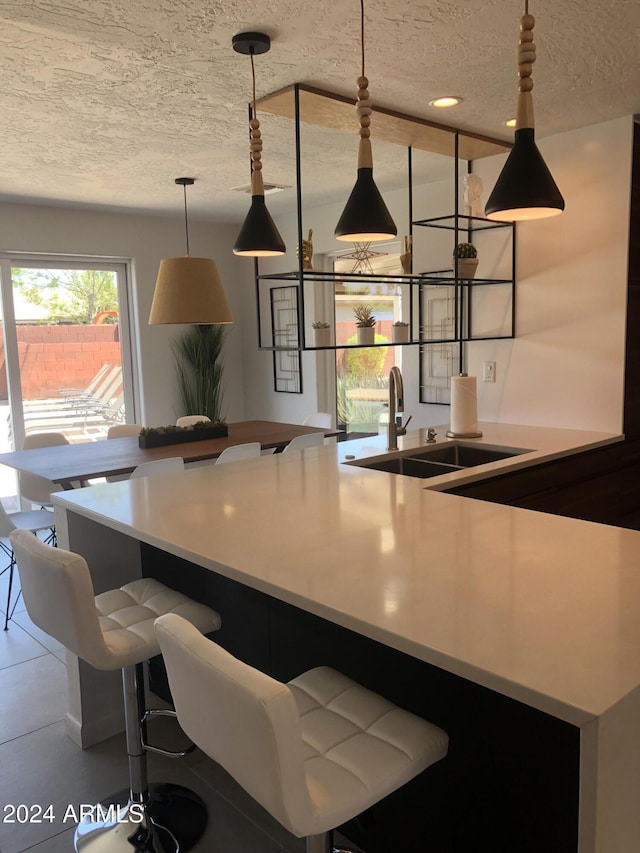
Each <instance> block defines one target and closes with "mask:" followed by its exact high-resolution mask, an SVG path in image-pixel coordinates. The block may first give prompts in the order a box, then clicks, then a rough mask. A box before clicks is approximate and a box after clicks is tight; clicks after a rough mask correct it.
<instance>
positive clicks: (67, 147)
mask: <svg viewBox="0 0 640 853" xmlns="http://www.w3.org/2000/svg"><path fill="white" fill-rule="evenodd" d="M359 8H360V5H359V3H358V2H357V0H334V2H325V3H319V2H318V0H314V2H310V0H296V1H295V2H293V0H269V2H265V0H254V2H253V3H250V4H248V3H246V2H240V0H222V2H216V0H211V2H207V3H205V2H202V0H16V2H8V0H0V69H1V78H0V79H1V81H2V88H1V91H0V116H1V120H0V199H4V200H15V199H20V200H27V201H42V202H45V203H46V202H51V201H54V200H55V201H56V202H62V203H66V204H73V205H100V206H105V205H106V206H110V207H116V208H123V209H124V208H129V209H137V210H147V211H158V212H175V211H176V210H179V209H180V206H181V201H182V197H181V190H180V189H179V188H177V187H175V185H174V184H173V179H174V178H175V177H177V176H179V175H193V176H195V177H196V178H197V183H196V185H195V187H193V188H192V190H191V191H190V195H189V205H190V210H191V212H192V213H193V214H196V215H198V216H203V217H210V218H221V217H225V218H235V219H238V220H239V219H241V218H242V216H243V213H244V211H245V210H246V205H247V197H246V196H244V195H240V194H238V193H236V192H232V191H231V188H232V187H235V186H238V185H242V184H246V183H247V182H248V178H249V175H248V155H247V151H248V147H247V127H246V122H247V101H248V99H249V95H250V86H251V74H250V63H249V59H248V58H247V57H243V56H239V55H238V54H236V53H234V52H233V50H232V48H231V38H232V36H233V34H234V33H237V32H241V31H246V30H260V31H263V32H267V33H268V34H269V35H271V37H272V39H273V43H272V48H271V52H270V53H268V54H266V55H264V56H261V57H258V58H257V59H256V72H257V88H258V96H260V95H264V94H267V93H269V92H273V91H276V90H277V89H280V88H283V87H285V86H287V85H289V84H291V83H295V82H304V83H307V84H309V85H313V86H318V87H320V88H324V89H328V90H331V91H334V92H338V93H341V94H343V95H348V96H354V95H355V79H356V77H357V76H358V74H359V46H358V35H359ZM365 10H366V43H367V68H366V70H367V75H368V77H369V79H370V91H371V96H372V99H373V101H374V103H375V102H377V103H379V104H380V105H383V106H386V107H388V108H391V109H396V110H400V111H404V112H408V113H413V114H416V115H420V116H423V117H426V118H431V119H433V120H435V121H441V122H445V123H447V124H452V125H456V126H458V127H460V128H464V129H468V130H473V131H476V132H480V133H484V134H487V135H490V136H496V137H500V138H503V139H508V138H509V135H510V132H509V131H507V130H506V128H505V127H504V126H503V124H502V122H503V121H504V120H505V119H506V118H509V117H510V116H511V115H512V114H513V112H514V107H515V98H516V75H515V48H516V44H517V37H518V21H519V17H520V15H521V14H522V11H523V4H522V3H519V2H515V1H514V0H473V2H470V0H431V2H423V0H391V2H390V0H367V1H366V4H365ZM530 11H531V12H532V13H533V14H534V15H535V16H536V28H535V35H536V44H537V48H538V61H537V63H536V65H535V66H534V73H533V79H534V83H535V88H534V101H535V109H536V126H537V133H538V136H545V135H549V134H552V133H557V132H561V131H565V130H568V129H571V128H575V127H579V126H584V125H588V124H593V123H595V122H600V121H604V120H607V119H611V118H615V117H618V116H622V115H630V114H633V113H638V112H640V61H639V59H638V56H639V51H638V45H639V44H640V2H638V0H609V2H608V3H603V2H602V0H581V2H577V0H531V2H530ZM446 93H453V94H457V95H460V96H462V97H463V98H464V103H463V104H462V105H460V106H459V107H457V108H455V109H452V110H448V111H436V110H433V109H432V108H430V107H429V106H428V101H429V100H430V99H431V98H432V97H435V96H437V95H440V94H446ZM261 120H262V127H263V135H264V143H265V147H264V153H263V162H264V174H265V179H266V180H268V181H270V182H273V183H284V184H292V183H293V178H294V174H293V169H292V143H293V137H292V132H291V127H290V122H288V121H287V120H286V119H281V118H276V117H273V116H268V115H263V116H261ZM355 124H356V119H355V110H354V127H355ZM372 131H373V137H374V140H375V122H374V123H373V125H372ZM304 136H305V138H306V139H307V149H306V152H307V153H306V156H305V161H304V162H305V175H304V177H305V188H306V192H307V193H308V196H307V197H308V199H309V200H311V198H312V197H313V196H316V198H317V199H318V200H320V201H322V200H330V199H331V198H332V197H333V196H334V195H335V193H340V192H344V189H343V185H344V186H345V187H347V186H348V185H349V183H350V182H351V181H352V179H353V171H352V169H353V168H354V165H352V163H351V161H350V160H349V157H350V152H351V151H353V164H355V150H356V137H353V138H352V137H351V136H349V135H347V134H335V135H334V134H333V133H332V132H331V131H326V130H325V131H317V132H316V131H314V132H309V131H307V132H306V134H304ZM388 148H392V146H386V145H385V144H378V145H376V144H375V141H374V162H375V165H376V176H377V177H379V179H380V183H381V185H382V186H383V187H384V185H385V183H386V184H387V185H389V186H391V185H392V184H393V179H394V177H393V173H394V170H395V165H394V164H395V163H396V161H397V160H398V157H397V154H395V153H394V152H393V151H392V150H388ZM402 162H404V160H402ZM441 162H442V158H436V161H435V163H434V171H433V174H434V176H437V175H438V174H439V169H440V166H441ZM426 174H428V169H427V170H426V171H425V175H426ZM292 196H293V193H292V192H291V191H289V192H285V193H281V194H279V195H277V196H273V197H271V200H270V202H269V205H270V207H271V208H272V209H273V210H274V211H276V212H277V211H279V210H283V209H285V208H286V207H288V206H289V205H290V204H291V202H292Z"/></svg>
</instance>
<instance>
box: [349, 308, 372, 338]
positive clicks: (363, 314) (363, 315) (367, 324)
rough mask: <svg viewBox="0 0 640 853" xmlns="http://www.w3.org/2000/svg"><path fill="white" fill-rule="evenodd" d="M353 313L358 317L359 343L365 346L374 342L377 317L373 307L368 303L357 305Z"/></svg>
mask: <svg viewBox="0 0 640 853" xmlns="http://www.w3.org/2000/svg"><path fill="white" fill-rule="evenodd" d="M353 315H354V317H355V318H356V327H357V333H358V343H359V344H360V345H362V344H364V345H365V346H366V345H369V344H373V343H374V342H375V325H376V318H375V317H374V316H373V311H372V310H371V308H370V307H369V306H368V305H356V307H355V308H354V309H353Z"/></svg>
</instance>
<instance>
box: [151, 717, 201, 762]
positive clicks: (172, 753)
mask: <svg viewBox="0 0 640 853" xmlns="http://www.w3.org/2000/svg"><path fill="white" fill-rule="evenodd" d="M152 717H172V718H173V719H174V720H175V719H177V714H176V712H175V711H172V710H171V709H169V708H151V709H149V710H147V711H145V712H144V716H143V718H142V725H141V727H140V741H141V743H142V746H143V747H144V749H145V750H146V751H147V752H155V753H157V754H158V755H164V756H165V757H166V758H184V756H185V755H190V754H191V753H192V752H194V751H195V748H196V745H195V743H192V744H189V746H188V747H187V748H186V749H182V750H176V749H166V748H165V747H162V746H155V745H154V744H151V743H147V741H146V736H145V726H144V723H146V722H147V720H148V719H151V718H152Z"/></svg>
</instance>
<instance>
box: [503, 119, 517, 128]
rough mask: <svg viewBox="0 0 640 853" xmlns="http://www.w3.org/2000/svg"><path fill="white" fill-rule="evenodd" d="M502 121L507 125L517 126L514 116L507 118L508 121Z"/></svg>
mask: <svg viewBox="0 0 640 853" xmlns="http://www.w3.org/2000/svg"><path fill="white" fill-rule="evenodd" d="M502 123H503V124H504V126H505V127H515V126H516V120H515V119H514V118H510V119H507V121H503V122H502Z"/></svg>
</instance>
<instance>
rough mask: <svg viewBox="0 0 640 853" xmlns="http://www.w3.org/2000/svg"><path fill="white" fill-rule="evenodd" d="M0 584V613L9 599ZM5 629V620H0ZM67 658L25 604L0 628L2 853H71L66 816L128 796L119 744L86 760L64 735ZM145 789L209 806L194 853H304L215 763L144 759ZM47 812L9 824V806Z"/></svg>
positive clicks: (198, 757) (101, 747) (196, 756)
mask: <svg viewBox="0 0 640 853" xmlns="http://www.w3.org/2000/svg"><path fill="white" fill-rule="evenodd" d="M7 581H8V578H7V574H5V575H3V576H1V577H0V610H1V609H2V608H4V606H5V602H6V595H7ZM2 622H3V624H4V612H3V614H2ZM65 657H66V654H65V651H64V649H63V648H62V647H61V646H60V645H59V644H58V643H56V641H55V640H53V639H52V638H51V637H49V636H47V635H46V634H44V633H43V632H42V631H40V629H39V628H37V627H36V626H35V625H34V624H33V623H32V622H31V620H30V619H29V617H28V615H27V613H26V611H25V609H24V605H23V604H22V601H20V603H19V604H18V607H17V609H16V612H15V615H14V619H13V621H12V622H10V627H9V630H8V631H3V630H2V629H1V627H0V853H22V851H25V850H29V851H33V853H71V851H73V832H74V827H73V823H72V821H71V820H68V821H66V822H65V821H64V819H63V818H64V814H65V810H66V809H67V806H69V805H72V806H74V808H77V807H78V806H79V805H80V804H82V803H94V802H98V801H99V800H100V799H101V798H103V797H106V796H108V795H109V794H111V793H113V792H115V791H118V790H119V789H121V788H124V787H126V784H127V782H126V780H127V763H126V757H125V746H124V737H123V736H117V737H114V738H111V739H110V740H108V741H105V742H104V743H101V744H98V745H97V746H95V747H92V748H91V749H87V750H81V749H79V748H78V747H77V746H76V745H75V744H74V743H73V742H72V741H71V740H70V739H69V738H68V737H67V736H66V734H65V727H64V716H65V712H66V677H65ZM149 777H150V779H151V781H154V780H158V781H160V780H162V781H173V782H178V783H180V784H183V785H186V786H187V787H189V788H191V789H192V790H194V791H196V792H197V793H198V794H200V796H201V797H202V798H203V799H204V800H205V802H206V803H207V805H208V808H209V827H208V830H207V833H206V835H205V836H204V838H202V839H201V840H200V842H199V843H198V844H197V845H196V847H194V848H193V853H205V851H206V853H217V851H220V853H285V851H286V853H302V851H303V850H304V841H302V840H301V839H298V838H295V837H293V836H292V835H290V834H289V833H288V832H287V831H286V830H284V829H283V828H282V827H281V826H280V825H279V824H278V823H277V822H276V821H274V820H273V819H272V818H271V817H270V815H268V814H267V813H266V812H265V811H264V810H263V809H262V808H261V807H260V806H259V805H258V804H257V803H255V801H254V800H252V799H251V798H250V797H249V796H248V795H247V794H245V792H244V791H243V790H242V789H241V788H240V787H239V786H238V785H236V783H235V782H234V781H233V780H232V779H231V777H230V776H228V774H227V773H225V771H224V770H222V768H221V767H219V766H218V765H217V764H215V763H214V762H213V761H211V760H210V759H209V758H207V757H206V756H205V755H203V754H202V753H201V752H200V751H198V750H196V752H194V753H193V754H191V755H190V756H188V757H187V758H185V759H179V760H172V759H167V758H162V757H160V756H157V755H150V756H149ZM19 804H24V805H27V806H33V805H40V806H42V807H43V808H46V807H47V806H48V805H49V804H51V805H52V806H53V809H52V812H53V814H54V816H55V820H54V821H53V822H49V821H48V820H47V821H45V822H42V823H21V824H18V823H8V822H6V817H7V816H8V812H7V808H6V807H7V806H9V805H19Z"/></svg>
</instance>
